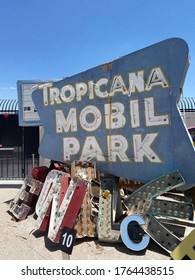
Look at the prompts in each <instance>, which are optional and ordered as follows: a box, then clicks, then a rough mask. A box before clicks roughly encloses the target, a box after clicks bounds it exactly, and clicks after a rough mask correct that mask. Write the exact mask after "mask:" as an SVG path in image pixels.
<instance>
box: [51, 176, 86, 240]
mask: <svg viewBox="0 0 195 280" xmlns="http://www.w3.org/2000/svg"><path fill="white" fill-rule="evenodd" d="M86 190H87V183H86V182H85V181H83V180H79V181H78V182H77V186H76V189H75V191H74V194H73V196H72V198H71V201H70V203H69V205H68V208H67V211H66V213H65V215H64V218H63V220H62V222H61V224H60V225H58V227H59V228H58V232H57V234H56V236H55V238H54V239H53V240H52V241H54V242H59V240H60V237H61V234H62V229H63V227H65V226H66V227H69V228H73V226H74V223H75V220H76V217H77V215H78V213H79V210H80V207H81V205H82V202H83V199H84V197H85V194H86Z"/></svg>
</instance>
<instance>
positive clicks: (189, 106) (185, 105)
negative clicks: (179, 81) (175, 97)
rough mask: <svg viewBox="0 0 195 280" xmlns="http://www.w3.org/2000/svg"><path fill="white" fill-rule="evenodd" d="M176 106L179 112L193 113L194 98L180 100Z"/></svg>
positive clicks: (194, 109)
mask: <svg viewBox="0 0 195 280" xmlns="http://www.w3.org/2000/svg"><path fill="white" fill-rule="evenodd" d="M178 106H179V109H180V111H181V112H195V98H194V97H185V98H183V99H180V101H179V104H178Z"/></svg>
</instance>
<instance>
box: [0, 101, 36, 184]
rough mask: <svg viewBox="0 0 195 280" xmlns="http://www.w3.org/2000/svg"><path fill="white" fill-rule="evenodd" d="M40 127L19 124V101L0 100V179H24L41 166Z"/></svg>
mask: <svg viewBox="0 0 195 280" xmlns="http://www.w3.org/2000/svg"><path fill="white" fill-rule="evenodd" d="M38 146H39V128H38V127H20V126H19V125H18V102H17V101H16V100H0V179H1V180H2V179H23V178H25V177H26V176H27V175H30V174H31V172H32V168H33V167H34V166H39V155H38Z"/></svg>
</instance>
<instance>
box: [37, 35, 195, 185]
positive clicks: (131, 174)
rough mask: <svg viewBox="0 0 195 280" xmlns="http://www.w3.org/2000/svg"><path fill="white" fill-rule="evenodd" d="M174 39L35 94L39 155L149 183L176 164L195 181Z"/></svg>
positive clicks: (179, 49) (182, 69)
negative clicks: (90, 162) (81, 162)
mask: <svg viewBox="0 0 195 280" xmlns="http://www.w3.org/2000/svg"><path fill="white" fill-rule="evenodd" d="M188 57H189V50H188V45H187V44H186V42H185V41H184V40H182V39H179V38H172V39H168V40H165V41H162V42H160V43H157V44H155V45H152V46H149V47H147V48H144V49H142V50H139V51H136V52H134V53H131V54H129V55H126V56H124V57H121V58H119V59H117V60H114V61H113V62H111V63H107V64H104V65H100V66H97V67H95V68H92V69H90V70H87V71H85V72H82V73H79V74H77V75H74V76H72V77H68V78H65V79H63V80H61V81H58V82H53V84H52V85H50V86H48V85H45V86H44V85H42V87H41V88H39V89H38V90H35V91H34V92H33V93H32V98H33V101H34V103H35V106H36V109H37V111H38V114H39V116H40V119H41V123H42V125H43V127H44V136H43V139H42V142H41V144H40V148H39V153H40V155H41V156H43V157H46V158H50V159H52V160H56V161H60V162H72V161H74V160H93V161H95V162H96V166H97V170H98V171H100V172H105V173H109V174H112V175H115V176H118V177H122V178H127V179H132V180H136V181H139V182H144V183H147V182H149V181H151V180H153V179H154V178H157V177H159V176H162V175H164V174H166V173H169V172H171V171H173V170H178V171H179V172H180V173H181V175H182V176H183V177H184V180H185V181H186V185H185V189H187V188H190V187H191V186H193V185H194V184H195V172H194V166H195V154H194V147H193V144H192V140H191V138H190V135H189V133H188V131H187V128H186V126H185V125H184V123H183V121H182V118H181V115H180V111H179V109H178V106H177V102H178V100H179V97H180V93H181V89H182V87H183V83H184V80H185V75H186V72H187V69H188V66H189V58H188Z"/></svg>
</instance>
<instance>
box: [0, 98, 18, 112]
mask: <svg viewBox="0 0 195 280" xmlns="http://www.w3.org/2000/svg"><path fill="white" fill-rule="evenodd" d="M5 113H9V114H18V101H17V100H16V99H0V114H5Z"/></svg>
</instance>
